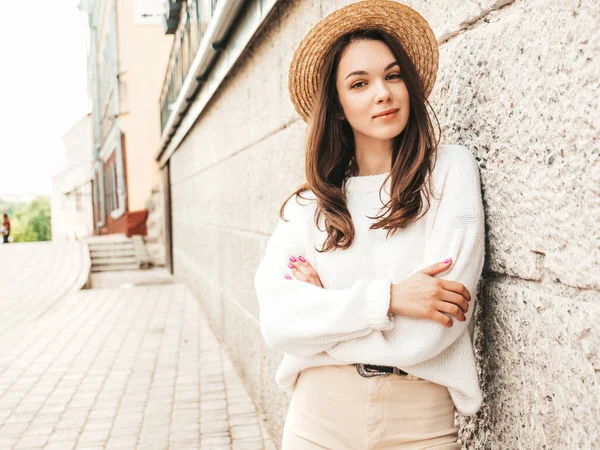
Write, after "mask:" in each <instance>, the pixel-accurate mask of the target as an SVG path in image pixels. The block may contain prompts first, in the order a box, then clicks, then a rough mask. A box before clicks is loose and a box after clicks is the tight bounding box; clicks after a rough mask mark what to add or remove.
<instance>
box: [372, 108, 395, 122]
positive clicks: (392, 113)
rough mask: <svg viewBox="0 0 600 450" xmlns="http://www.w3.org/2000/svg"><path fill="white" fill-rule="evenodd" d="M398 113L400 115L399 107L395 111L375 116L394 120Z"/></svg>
mask: <svg viewBox="0 0 600 450" xmlns="http://www.w3.org/2000/svg"><path fill="white" fill-rule="evenodd" d="M396 115H398V110H397V109H396V110H394V111H391V112H389V113H387V114H384V115H382V116H375V119H381V120H392V119H393V118H395V117H396Z"/></svg>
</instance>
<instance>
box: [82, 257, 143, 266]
mask: <svg viewBox="0 0 600 450" xmlns="http://www.w3.org/2000/svg"><path fill="white" fill-rule="evenodd" d="M102 264H137V260H136V259H135V257H133V256H125V257H118V256H117V257H114V258H92V266H99V265H102Z"/></svg>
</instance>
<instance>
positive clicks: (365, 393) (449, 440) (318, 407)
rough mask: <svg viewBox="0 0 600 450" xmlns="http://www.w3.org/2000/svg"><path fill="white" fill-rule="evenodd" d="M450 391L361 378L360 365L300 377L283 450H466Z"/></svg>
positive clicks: (391, 378) (401, 379)
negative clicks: (456, 425)
mask: <svg viewBox="0 0 600 450" xmlns="http://www.w3.org/2000/svg"><path fill="white" fill-rule="evenodd" d="M457 440H458V430H457V429H456V427H455V426H454V403H453V402H452V399H451V397H450V394H449V393H448V389H447V388H446V387H444V386H441V385H439V384H435V383H432V382H430V381H426V380H423V379H420V378H417V377H413V376H409V377H407V376H406V375H393V374H390V375H388V376H377V377H370V378H364V377H361V376H360V375H359V374H358V373H357V371H356V368H355V366H353V365H345V366H322V367H314V368H310V369H306V370H304V371H302V372H301V373H300V376H299V378H298V381H297V384H296V387H295V389H294V393H293V394H292V399H291V403H290V407H289V410H288V413H287V418H286V422H285V427H284V431H283V443H282V450H316V449H330V450H384V449H385V450H391V449H398V450H417V449H419V450H422V449H434V450H460V449H461V448H462V445H461V444H459V443H458V442H457Z"/></svg>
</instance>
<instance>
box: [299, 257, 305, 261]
mask: <svg viewBox="0 0 600 450" xmlns="http://www.w3.org/2000/svg"><path fill="white" fill-rule="evenodd" d="M298 259H299V260H300V261H302V262H306V260H305V259H304V258H303V257H302V256H298Z"/></svg>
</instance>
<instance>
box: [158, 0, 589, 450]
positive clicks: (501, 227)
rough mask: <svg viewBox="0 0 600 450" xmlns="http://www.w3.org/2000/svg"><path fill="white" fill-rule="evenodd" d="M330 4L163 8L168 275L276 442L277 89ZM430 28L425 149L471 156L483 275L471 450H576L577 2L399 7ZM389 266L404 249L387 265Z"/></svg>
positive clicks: (286, 165) (580, 265)
mask: <svg viewBox="0 0 600 450" xmlns="http://www.w3.org/2000/svg"><path fill="white" fill-rule="evenodd" d="M347 3H349V1H347V0H327V1H325V0H298V1H289V0H279V1H276V0H250V1H247V2H240V1H235V0H229V1H228V0H219V1H218V2H217V3H216V4H214V3H212V2H210V1H202V0H198V1H193V0H188V1H183V2H174V1H171V2H170V5H171V6H173V5H174V4H178V7H179V8H180V9H179V15H177V14H172V16H177V17H178V19H179V20H178V21H175V22H177V23H175V22H174V19H172V18H171V22H170V24H169V27H170V28H171V30H174V31H172V32H174V33H175V34H174V36H175V40H174V43H173V49H172V52H171V57H170V61H169V65H168V68H167V71H166V77H165V83H164V85H163V88H162V93H161V104H162V108H161V123H162V134H161V139H160V143H159V145H158V146H157V150H156V153H155V156H156V158H157V161H158V162H159V164H160V166H161V169H162V171H163V179H164V180H165V187H166V192H165V199H166V204H167V205H168V206H169V205H170V206H169V207H170V209H171V211H172V215H171V222H170V223H167V234H168V235H169V236H171V238H170V241H171V245H170V246H169V247H168V249H169V250H170V251H171V252H172V257H173V270H174V272H175V274H176V275H177V276H179V277H180V278H182V279H184V280H186V281H187V283H188V284H189V285H190V287H192V289H193V290H194V291H195V292H196V294H197V295H198V297H199V299H200V301H201V302H202V304H203V305H204V307H205V309H206V311H207V312H208V315H209V318H210V321H211V324H212V326H213V327H214V329H215V331H216V332H217V334H218V335H219V336H220V338H221V339H222V340H223V341H224V342H225V344H226V345H227V348H228V350H229V353H230V356H231V357H232V360H233V361H234V362H235V364H236V367H237V369H238V371H239V372H240V374H242V375H243V377H244V379H245V382H246V384H247V387H248V388H249V390H250V392H251V393H252V395H253V398H254V400H255V402H256V403H257V405H259V406H260V407H261V409H262V410H263V411H264V412H265V413H266V415H267V417H268V419H269V426H270V428H271V431H272V433H273V436H274V437H275V438H276V440H277V438H278V437H280V436H281V430H282V424H283V421H284V417H285V411H286V407H287V404H288V401H289V397H288V396H287V395H284V394H283V393H282V392H280V391H279V389H278V388H277V387H276V386H275V383H274V381H273V378H274V373H275V371H276V368H277V366H278V364H279V362H280V360H281V356H282V355H281V354H280V353H279V352H277V351H274V350H273V349H271V348H269V347H267V346H266V345H265V344H264V342H263V339H262V337H261V334H260V327H259V305H258V302H257V299H256V296H255V293H254V287H253V279H254V274H255V270H256V267H257V266H258V264H259V262H260V260H261V259H262V257H263V254H264V247H265V244H266V242H267V239H268V237H269V236H270V234H271V233H272V231H273V229H274V227H275V226H276V224H277V222H278V211H279V206H280V205H281V203H282V201H283V200H284V199H285V198H286V197H287V195H288V194H289V193H290V192H291V191H292V190H293V189H295V188H296V187H297V186H298V185H300V184H301V183H302V181H303V178H304V169H303V161H304V135H305V132H306V126H305V124H304V123H303V122H302V121H301V120H300V118H299V117H298V116H297V114H296V112H295V110H294V108H293V106H292V104H291V102H290V100H289V96H288V92H287V71H288V66H289V63H290V60H291V57H292V54H293V52H294V50H295V47H296V45H297V43H298V42H299V40H300V39H301V38H302V36H303V35H304V33H305V32H306V31H307V30H308V29H309V28H310V27H311V26H312V25H313V24H314V23H316V22H317V21H318V20H319V19H320V18H321V17H323V16H324V15H326V14H327V13H329V12H331V11H333V10H334V9H336V8H337V7H340V6H343V5H345V4H347ZM406 3H408V4H409V5H410V6H412V7H413V8H415V9H416V10H417V11H419V12H420V13H421V14H422V15H423V16H424V17H425V18H426V19H427V20H428V21H429V22H430V24H431V25H432V27H433V29H434V32H435V34H436V36H437V38H438V42H439V46H440V69H439V72H438V79H437V83H436V86H435V88H434V91H433V93H432V95H431V97H430V102H431V104H432V107H433V109H434V110H435V112H436V113H437V116H438V118H439V120H440V123H441V125H442V129H443V135H442V143H458V144H463V145H465V146H467V147H468V148H469V149H470V150H471V151H472V152H473V154H474V155H475V157H476V158H477V160H478V161H479V164H480V170H481V178H482V186H483V195H484V204H485V211H486V218H487V237H486V250H487V256H486V265H485V269H484V276H483V279H482V283H481V288H480V295H479V299H480V300H479V306H478V310H477V315H476V317H477V319H476V325H477V326H476V330H477V331H476V334H475V341H476V342H475V345H476V353H477V357H478V362H479V366H480V371H481V372H480V378H481V383H482V386H483V389H484V395H485V404H484V406H483V408H482V410H481V411H480V412H479V413H478V414H477V416H475V417H472V418H462V419H460V421H459V423H460V425H461V440H462V442H463V444H464V445H465V446H466V447H468V448H473V449H476V448H481V449H484V448H485V449H505V448H557V449H558V448H593V446H594V445H596V442H597V439H598V437H599V433H600V428H599V423H600V422H599V421H598V418H599V417H600V406H599V405H598V402H597V398H598V386H600V380H599V378H598V376H599V375H598V374H599V373H600V359H599V356H598V351H597V349H598V348H600V328H599V327H598V326H597V320H596V318H597V317H599V315H600V301H599V300H600V255H599V253H600V250H599V249H600V246H599V245H598V242H600V236H599V235H598V230H600V227H599V226H598V217H600V191H599V186H600V183H598V180H599V168H600V162H599V156H598V151H597V144H598V139H597V137H598V132H597V130H598V129H600V110H599V109H600V107H599V106H598V103H597V102H594V101H593V100H591V99H594V98H595V97H596V96H597V86H598V83H599V82H600V64H599V63H598V62H599V61H598V54H599V53H598V50H599V49H600V36H599V35H598V33H595V30H597V29H598V25H599V24H598V17H600V5H598V4H596V3H594V2H583V3H582V2H577V1H574V0H569V1H561V2H558V1H551V2H546V1H535V0H534V1H527V2H507V1H499V0H486V1H482V2H470V3H465V2H461V1H458V0H452V1H448V2H441V1H436V2H430V1H424V0H423V1H416V0H415V1H409V2H406ZM399 257H401V255H399Z"/></svg>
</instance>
